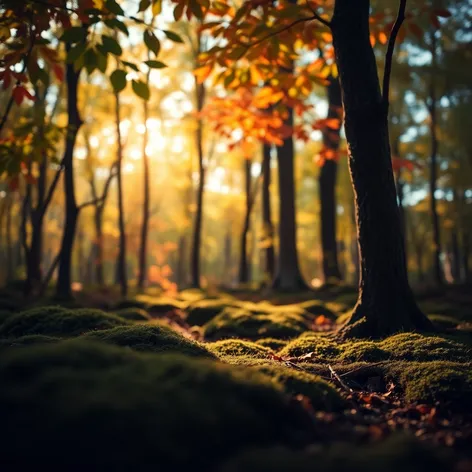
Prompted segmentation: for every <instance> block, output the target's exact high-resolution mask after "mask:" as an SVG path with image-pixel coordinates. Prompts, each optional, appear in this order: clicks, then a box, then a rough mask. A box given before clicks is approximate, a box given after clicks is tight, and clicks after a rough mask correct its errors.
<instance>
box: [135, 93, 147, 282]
mask: <svg viewBox="0 0 472 472" xmlns="http://www.w3.org/2000/svg"><path fill="white" fill-rule="evenodd" d="M143 111H144V127H145V130H144V135H143V191H144V195H143V222H142V225H141V241H140V245H139V258H138V259H139V262H138V263H139V266H138V288H139V289H141V290H142V289H143V288H144V286H145V283H146V279H147V277H146V273H147V263H146V259H147V242H148V232H149V207H150V186H149V156H148V155H147V151H146V148H147V144H148V128H147V120H148V116H149V109H148V102H147V101H145V102H144V110H143Z"/></svg>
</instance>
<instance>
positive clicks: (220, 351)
mask: <svg viewBox="0 0 472 472" xmlns="http://www.w3.org/2000/svg"><path fill="white" fill-rule="evenodd" d="M207 347H208V349H210V351H211V352H214V353H215V354H216V355H217V356H223V357H224V356H248V357H251V358H256V359H268V358H269V357H270V354H271V352H272V351H271V350H270V349H269V348H267V347H264V346H260V345H259V344H256V343H253V342H251V341H243V340H241V339H223V340H222V341H217V342H215V343H211V344H207Z"/></svg>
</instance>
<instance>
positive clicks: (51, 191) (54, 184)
mask: <svg viewBox="0 0 472 472" xmlns="http://www.w3.org/2000/svg"><path fill="white" fill-rule="evenodd" d="M63 168H64V158H62V160H61V162H60V164H59V169H57V171H56V174H55V175H54V179H52V182H51V185H50V186H49V190H48V194H47V195H46V198H45V199H44V203H43V206H42V207H41V209H40V211H39V218H43V216H44V214H45V213H46V210H47V209H48V206H49V204H50V203H51V200H52V196H53V195H54V191H55V190H56V187H57V184H58V182H59V177H60V176H61V173H62V169H63Z"/></svg>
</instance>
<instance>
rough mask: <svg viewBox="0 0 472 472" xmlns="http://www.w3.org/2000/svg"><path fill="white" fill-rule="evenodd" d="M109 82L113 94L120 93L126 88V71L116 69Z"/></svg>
mask: <svg viewBox="0 0 472 472" xmlns="http://www.w3.org/2000/svg"><path fill="white" fill-rule="evenodd" d="M110 82H111V85H112V87H113V90H114V92H115V93H120V92H121V91H122V90H124V89H125V88H126V84H127V82H126V71H124V70H122V69H116V70H115V71H113V72H112V74H111V75H110Z"/></svg>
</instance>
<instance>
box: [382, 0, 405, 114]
mask: <svg viewBox="0 0 472 472" xmlns="http://www.w3.org/2000/svg"><path fill="white" fill-rule="evenodd" d="M406 2H407V0H400V5H399V7H398V14H397V19H396V20H395V23H394V24H393V26H392V31H391V32H390V38H389V39H388V46H387V54H386V56H385V69H384V76H383V89H382V101H383V103H384V105H385V106H386V107H388V104H389V95H390V76H391V75H392V61H393V51H394V50H395V42H396V40H397V36H398V32H399V31H400V28H401V27H402V24H403V21H404V20H405V10H406Z"/></svg>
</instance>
